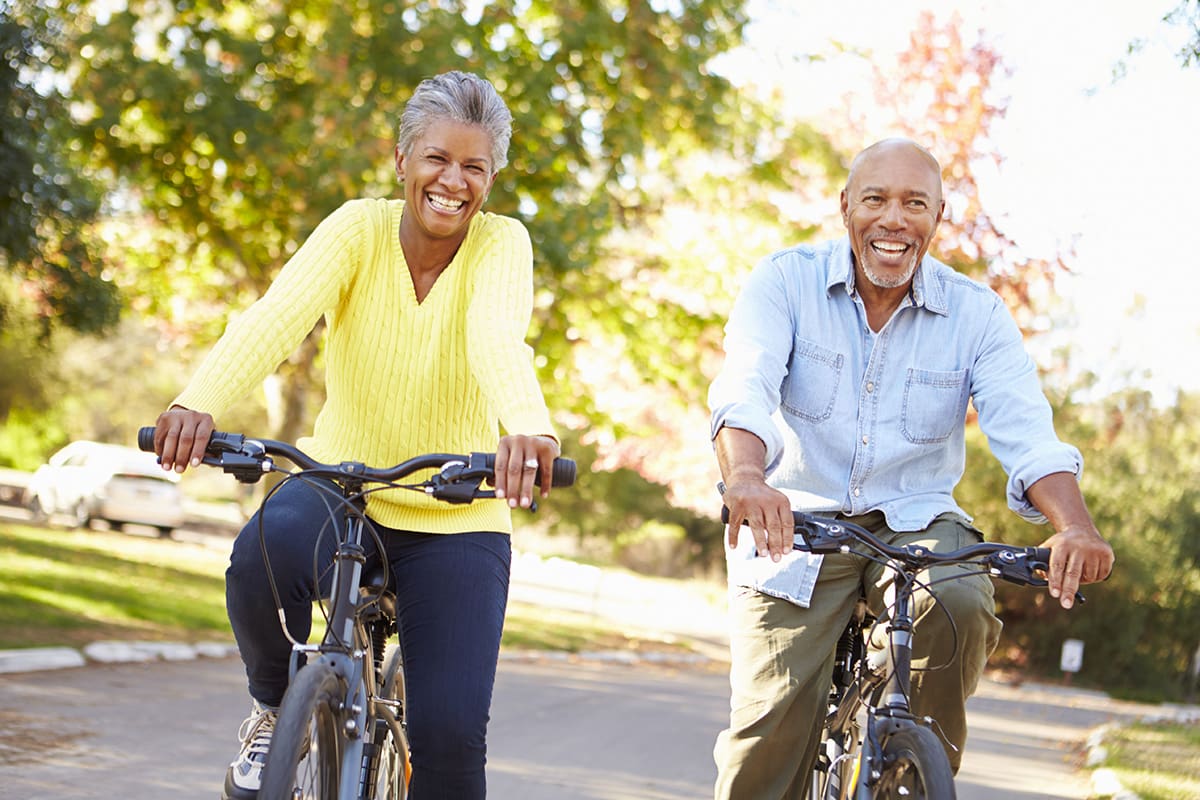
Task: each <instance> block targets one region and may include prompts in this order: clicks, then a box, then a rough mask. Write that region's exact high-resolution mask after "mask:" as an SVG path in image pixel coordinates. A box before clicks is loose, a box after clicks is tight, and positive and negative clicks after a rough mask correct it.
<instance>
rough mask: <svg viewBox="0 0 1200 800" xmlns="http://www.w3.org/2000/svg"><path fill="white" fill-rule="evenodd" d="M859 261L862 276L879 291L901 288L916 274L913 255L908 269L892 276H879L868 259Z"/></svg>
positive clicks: (915, 261)
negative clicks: (860, 262)
mask: <svg viewBox="0 0 1200 800" xmlns="http://www.w3.org/2000/svg"><path fill="white" fill-rule="evenodd" d="M868 246H869V245H868ZM860 260H861V261H862V268H863V274H864V275H866V276H867V280H869V281H870V282H871V283H872V284H874V285H875V286H878V287H879V288H880V289H895V288H896V287H898V286H903V285H904V284H906V283H908V282H909V281H910V280H912V276H913V275H915V274H916V272H917V256H916V254H913V256H912V258H910V259H909V261H908V269H906V270H904V272H903V273H901V274H899V275H894V276H890V275H880V274H879V273H878V272H876V271H875V270H874V269H872V267H871V261H870V259H867V258H863V259H860Z"/></svg>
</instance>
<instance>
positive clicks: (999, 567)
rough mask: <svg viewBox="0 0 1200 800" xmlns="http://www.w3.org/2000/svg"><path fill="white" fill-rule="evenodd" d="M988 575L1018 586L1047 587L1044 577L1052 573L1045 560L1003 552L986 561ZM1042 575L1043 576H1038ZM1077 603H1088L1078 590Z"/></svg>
mask: <svg viewBox="0 0 1200 800" xmlns="http://www.w3.org/2000/svg"><path fill="white" fill-rule="evenodd" d="M984 563H985V564H986V565H987V568H988V574H989V575H991V576H992V577H994V578H1002V579H1004V580H1006V581H1008V582H1009V583H1015V584H1017V585H1018V586H1036V587H1041V586H1046V585H1048V584H1049V581H1048V580H1046V578H1045V577H1044V575H1045V573H1047V572H1049V571H1050V565H1049V563H1047V562H1046V560H1045V559H1042V558H1035V557H1034V556H1032V555H1031V554H1030V553H1028V552H1014V551H1012V550H1001V551H1000V552H998V553H992V554H991V555H989V556H988V557H987V558H985V559H984ZM1038 573H1042V574H1038ZM1075 602H1077V603H1081V604H1082V603H1086V602H1087V598H1086V597H1084V596H1083V593H1082V592H1080V591H1078V590H1076V592H1075Z"/></svg>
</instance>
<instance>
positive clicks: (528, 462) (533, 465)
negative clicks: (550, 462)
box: [525, 458, 538, 469]
mask: <svg viewBox="0 0 1200 800" xmlns="http://www.w3.org/2000/svg"><path fill="white" fill-rule="evenodd" d="M537 468H538V460H537V459H536V458H527V459H525V469H537Z"/></svg>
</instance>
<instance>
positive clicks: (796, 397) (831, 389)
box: [780, 336, 846, 423]
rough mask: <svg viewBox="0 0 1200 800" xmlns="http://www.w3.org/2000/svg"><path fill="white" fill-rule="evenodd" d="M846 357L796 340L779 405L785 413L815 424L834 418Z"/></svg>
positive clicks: (805, 341)
mask: <svg viewBox="0 0 1200 800" xmlns="http://www.w3.org/2000/svg"><path fill="white" fill-rule="evenodd" d="M845 361H846V357H845V356H843V355H842V354H841V353H837V352H835V351H833V350H830V349H829V348H827V347H822V346H821V345H819V344H816V343H815V342H810V341H808V340H807V339H801V338H800V337H799V336H797V337H796V339H795V341H794V342H793V344H792V360H791V363H789V364H788V374H787V377H786V378H784V379H783V391H782V392H781V400H780V405H781V406H782V407H783V410H784V411H786V412H788V413H789V414H792V415H794V416H797V417H800V418H801V419H803V420H806V421H808V422H812V423H820V422H824V421H825V420H827V419H829V417H830V415H832V414H833V404H834V401H835V400H836V399H837V391H838V385H839V384H840V383H841V378H842V366H843V364H844V363H845Z"/></svg>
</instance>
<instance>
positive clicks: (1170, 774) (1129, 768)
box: [1100, 722, 1200, 800]
mask: <svg viewBox="0 0 1200 800" xmlns="http://www.w3.org/2000/svg"><path fill="white" fill-rule="evenodd" d="M1104 746H1105V747H1106V748H1107V750H1108V757H1107V759H1106V760H1105V761H1104V763H1103V764H1101V765H1100V766H1103V767H1105V768H1106V769H1109V770H1112V772H1113V773H1114V774H1115V775H1116V777H1117V779H1118V780H1119V781H1120V782H1121V785H1122V786H1123V787H1124V788H1125V789H1127V790H1129V791H1131V792H1133V793H1135V794H1137V795H1138V796H1139V797H1140V798H1141V800H1195V798H1197V797H1200V723H1195V722H1193V723H1191V724H1185V723H1178V722H1161V723H1159V722H1155V723H1151V722H1142V723H1136V724H1133V725H1128V726H1125V727H1121V728H1118V729H1116V730H1113V731H1111V732H1110V733H1109V734H1108V735H1107V736H1105V739H1104Z"/></svg>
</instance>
